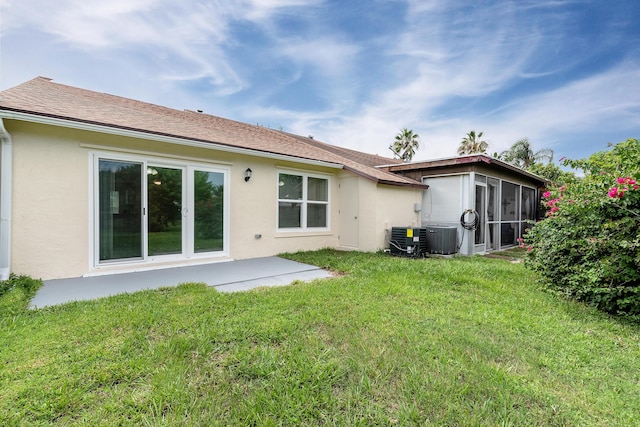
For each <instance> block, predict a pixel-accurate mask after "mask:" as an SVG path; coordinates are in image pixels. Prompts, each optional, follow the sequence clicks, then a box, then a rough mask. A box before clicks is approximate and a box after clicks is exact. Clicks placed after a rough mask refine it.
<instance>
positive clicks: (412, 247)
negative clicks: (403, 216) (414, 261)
mask: <svg viewBox="0 0 640 427" xmlns="http://www.w3.org/2000/svg"><path fill="white" fill-rule="evenodd" d="M389 249H390V251H391V254H392V255H398V256H406V257H419V256H425V255H426V254H427V252H428V251H427V231H426V230H425V229H424V228H418V227H392V228H391V239H390V240H389Z"/></svg>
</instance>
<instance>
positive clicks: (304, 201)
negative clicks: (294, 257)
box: [276, 169, 331, 233]
mask: <svg viewBox="0 0 640 427" xmlns="http://www.w3.org/2000/svg"><path fill="white" fill-rule="evenodd" d="M281 174H285V175H294V176H300V177H302V198H301V199H297V200H293V199H281V198H280V175H281ZM309 178H316V179H323V180H325V181H327V200H326V201H321V200H308V194H307V192H308V183H309ZM281 202H283V203H291V202H294V203H300V205H301V206H300V227H280V203H281ZM309 204H313V205H325V206H326V210H327V213H326V218H327V223H326V225H325V226H324V227H308V226H307V206H308V205H309ZM330 228H331V177H330V176H329V175H324V174H318V173H309V172H302V171H298V170H290V169H277V171H276V229H277V231H278V232H285V233H287V232H289V233H290V232H301V231H327V230H329V229H330Z"/></svg>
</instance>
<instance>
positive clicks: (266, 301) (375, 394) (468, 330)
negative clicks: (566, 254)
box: [0, 250, 640, 426]
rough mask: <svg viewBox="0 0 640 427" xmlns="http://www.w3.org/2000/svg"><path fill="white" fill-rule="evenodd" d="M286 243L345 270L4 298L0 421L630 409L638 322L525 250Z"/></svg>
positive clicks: (639, 413) (571, 413)
mask: <svg viewBox="0 0 640 427" xmlns="http://www.w3.org/2000/svg"><path fill="white" fill-rule="evenodd" d="M287 257H290V258H292V259H296V260H299V261H303V262H309V263H312V264H316V265H319V266H322V267H326V268H330V269H332V270H334V271H337V272H340V273H343V274H341V275H339V276H337V277H336V278H333V279H329V280H323V281H316V282H313V283H309V284H303V283H296V284H294V285H293V286H288V287H278V288H269V289H259V290H255V291H251V292H245V293H237V294H222V293H218V292H216V291H215V289H212V288H207V287H205V286H204V285H197V284H188V285H182V286H180V287H178V288H172V289H162V290H159V291H148V292H141V293H137V294H133V295H121V296H116V297H111V298H107V299H102V300H98V301H93V302H82V303H80V302H77V303H71V304H68V305H64V306H59V307H53V308H47V309H41V310H37V311H26V310H22V311H20V312H19V313H17V314H16V313H14V314H12V315H7V316H2V317H1V318H0V322H1V324H0V337H1V343H2V345H1V346H0V420H3V421H2V424H3V425H8V426H12V425H25V426H26V425H28V426H32V425H49V424H60V425H91V426H94V425H180V426H182V425H320V424H322V425H363V426H369V425H403V426H404V425H442V426H452V425H456V426H457V425H461V426H466V425H470V426H532V425H536V426H554V425H558V426H612V425H617V426H632V425H637V424H638V420H639V419H640V393H639V390H640V332H639V330H638V326H637V325H633V324H625V323H621V322H618V321H616V320H614V319H611V318H608V317H606V316H604V315H602V314H600V313H598V312H596V311H594V310H592V309H590V308H588V307H584V306H581V305H578V304H575V303H571V302H567V301H562V300H558V299H556V298H555V297H554V296H552V295H549V294H547V293H544V292H542V291H540V290H539V289H538V288H537V286H536V285H535V279H536V278H535V276H534V275H533V274H532V273H531V272H529V271H527V270H526V269H524V267H523V265H522V264H521V263H513V262H510V261H509V260H504V259H488V258H482V257H467V258H458V257H455V258H453V259H443V258H428V259H418V260H410V259H402V258H393V257H389V256H388V255H382V254H362V253H350V252H336V251H330V250H326V251H318V252H309V253H300V254H290V255H287Z"/></svg>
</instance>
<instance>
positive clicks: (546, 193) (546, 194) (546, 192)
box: [542, 191, 551, 199]
mask: <svg viewBox="0 0 640 427" xmlns="http://www.w3.org/2000/svg"><path fill="white" fill-rule="evenodd" d="M542 197H544V198H545V199H548V198H549V197H551V191H545V192H544V193H542Z"/></svg>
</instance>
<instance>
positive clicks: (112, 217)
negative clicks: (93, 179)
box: [98, 159, 142, 261]
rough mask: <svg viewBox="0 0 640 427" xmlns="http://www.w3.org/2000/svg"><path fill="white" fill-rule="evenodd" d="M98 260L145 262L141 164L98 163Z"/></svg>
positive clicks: (101, 160)
mask: <svg viewBox="0 0 640 427" xmlns="http://www.w3.org/2000/svg"><path fill="white" fill-rule="evenodd" d="M98 169H99V178H98V187H99V200H98V205H99V206H98V210H99V215H100V217H99V227H98V240H99V247H100V248H99V259H100V261H108V260H116V259H126V258H142V164H141V163H134V162H124V161H117V160H106V159H100V161H99V167H98Z"/></svg>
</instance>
